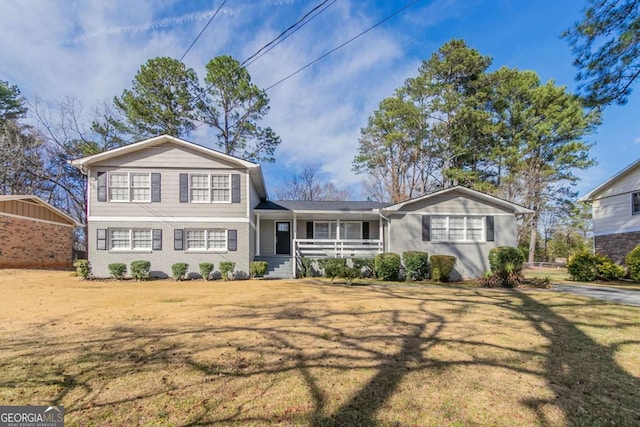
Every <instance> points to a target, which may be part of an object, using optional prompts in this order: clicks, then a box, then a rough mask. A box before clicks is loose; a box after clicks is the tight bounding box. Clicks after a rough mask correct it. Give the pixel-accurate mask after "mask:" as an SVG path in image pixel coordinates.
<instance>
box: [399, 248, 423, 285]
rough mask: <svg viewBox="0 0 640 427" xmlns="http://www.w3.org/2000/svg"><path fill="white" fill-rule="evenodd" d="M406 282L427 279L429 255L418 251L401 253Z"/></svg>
mask: <svg viewBox="0 0 640 427" xmlns="http://www.w3.org/2000/svg"><path fill="white" fill-rule="evenodd" d="M402 260H403V261H404V268H405V270H406V272H407V280H424V279H428V278H429V254H428V253H426V252H420V251H407V252H403V253H402Z"/></svg>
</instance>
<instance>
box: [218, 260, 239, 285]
mask: <svg viewBox="0 0 640 427" xmlns="http://www.w3.org/2000/svg"><path fill="white" fill-rule="evenodd" d="M235 268H236V263H235V262H233V261H222V262H221V263H220V273H221V274H222V280H224V281H227V280H229V278H231V279H233V277H232V276H231V274H232V273H233V270H234V269H235Z"/></svg>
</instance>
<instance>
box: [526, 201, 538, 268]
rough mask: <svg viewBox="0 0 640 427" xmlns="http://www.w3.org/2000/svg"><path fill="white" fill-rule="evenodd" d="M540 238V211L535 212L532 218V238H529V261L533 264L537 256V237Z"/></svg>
mask: <svg viewBox="0 0 640 427" xmlns="http://www.w3.org/2000/svg"><path fill="white" fill-rule="evenodd" d="M537 238H538V211H537V209H536V210H535V212H534V213H533V217H532V218H531V238H530V239H529V259H528V260H527V262H528V263H529V264H531V265H533V263H534V262H535V256H536V239H537Z"/></svg>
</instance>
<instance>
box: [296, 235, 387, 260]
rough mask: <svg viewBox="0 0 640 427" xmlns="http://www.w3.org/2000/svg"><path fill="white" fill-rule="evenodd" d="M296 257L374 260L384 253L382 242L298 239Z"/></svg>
mask: <svg viewBox="0 0 640 427" xmlns="http://www.w3.org/2000/svg"><path fill="white" fill-rule="evenodd" d="M293 243H294V247H295V254H296V257H298V258H300V257H307V258H373V257H375V256H376V254H378V253H381V252H382V240H369V239H366V240H335V239H296V240H294V242H293Z"/></svg>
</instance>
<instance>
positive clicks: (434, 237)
mask: <svg viewBox="0 0 640 427" xmlns="http://www.w3.org/2000/svg"><path fill="white" fill-rule="evenodd" d="M451 217H463V218H464V228H463V230H464V239H455V240H454V239H451V225H450V224H451ZM486 217H487V216H486V215H465V214H462V215H453V214H452V215H431V224H430V227H429V228H430V236H431V241H432V242H443V243H486V242H487V224H486ZM440 218H446V221H445V223H446V226H445V227H444V228H440V227H435V226H434V222H436V221H434V219H436V220H437V219H440ZM469 218H479V219H480V223H481V224H482V227H481V232H480V235H481V237H480V238H479V239H469V238H468V237H469ZM434 230H446V235H447V238H446V239H440V238H437V235H438V233H437V232H436V233H434Z"/></svg>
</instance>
